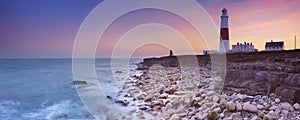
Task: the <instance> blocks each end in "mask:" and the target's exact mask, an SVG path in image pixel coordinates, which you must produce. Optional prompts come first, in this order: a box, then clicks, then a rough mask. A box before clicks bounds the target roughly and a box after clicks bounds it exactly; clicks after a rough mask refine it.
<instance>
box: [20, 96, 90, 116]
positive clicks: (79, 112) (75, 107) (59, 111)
mask: <svg viewBox="0 0 300 120" xmlns="http://www.w3.org/2000/svg"><path fill="white" fill-rule="evenodd" d="M82 107H83V106H80V105H79V104H77V103H72V102H71V101H69V100H65V101H61V102H60V103H56V104H53V105H50V106H47V107H45V108H41V109H38V110H36V111H33V112H30V113H25V114H23V115H22V117H23V118H25V119H45V120H53V119H72V120H74V119H76V118H77V117H79V116H81V117H80V118H81V119H82V116H87V117H88V114H87V112H86V111H84V109H82ZM84 114H86V115H84ZM83 119H91V118H83Z"/></svg>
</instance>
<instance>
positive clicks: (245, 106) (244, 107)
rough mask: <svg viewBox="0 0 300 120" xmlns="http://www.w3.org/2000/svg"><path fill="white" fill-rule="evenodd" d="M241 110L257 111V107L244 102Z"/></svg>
mask: <svg viewBox="0 0 300 120" xmlns="http://www.w3.org/2000/svg"><path fill="white" fill-rule="evenodd" d="M243 110H245V111H248V112H257V107H256V106H255V105H252V104H250V103H249V102H246V103H244V105H243Z"/></svg>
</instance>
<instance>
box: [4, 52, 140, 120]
mask: <svg viewBox="0 0 300 120" xmlns="http://www.w3.org/2000/svg"><path fill="white" fill-rule="evenodd" d="M140 61H141V59H131V60H130V62H129V64H127V65H126V64H125V66H127V67H128V68H129V69H135V68H136V67H137V66H136V63H139V62H140ZM95 68H96V69H95V70H96V75H97V80H99V81H101V82H102V83H105V85H106V87H105V89H103V92H104V93H105V94H107V96H116V95H117V92H118V91H119V88H118V86H116V84H115V83H114V82H112V81H114V80H113V76H112V73H113V72H114V71H112V70H111V59H109V58H103V59H102V58H101V59H95ZM103 76H104V77H103ZM78 96H79V95H78V93H77V91H76V88H75V85H74V84H73V73H72V59H44V58H43V59H0V119H1V120H93V119H95V118H94V117H93V116H92V115H91V114H90V113H89V112H88V110H87V109H86V108H85V106H84V105H83V104H82V102H81V101H80V98H79V97H78ZM116 106H118V104H116Z"/></svg>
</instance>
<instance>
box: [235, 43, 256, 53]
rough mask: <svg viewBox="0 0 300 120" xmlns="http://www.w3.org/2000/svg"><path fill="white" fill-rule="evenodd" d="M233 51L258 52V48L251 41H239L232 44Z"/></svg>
mask: <svg viewBox="0 0 300 120" xmlns="http://www.w3.org/2000/svg"><path fill="white" fill-rule="evenodd" d="M231 52H233V53H235V52H257V49H255V48H254V45H253V44H252V42H251V43H246V42H244V44H243V43H237V44H236V45H232V50H231Z"/></svg>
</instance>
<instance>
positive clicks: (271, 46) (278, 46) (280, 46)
mask: <svg viewBox="0 0 300 120" xmlns="http://www.w3.org/2000/svg"><path fill="white" fill-rule="evenodd" d="M276 50H284V42H283V41H279V42H273V40H271V42H266V45H265V51H276Z"/></svg>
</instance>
